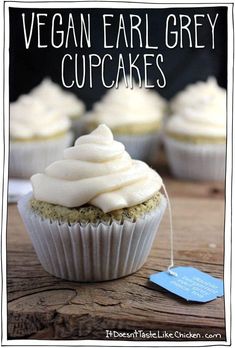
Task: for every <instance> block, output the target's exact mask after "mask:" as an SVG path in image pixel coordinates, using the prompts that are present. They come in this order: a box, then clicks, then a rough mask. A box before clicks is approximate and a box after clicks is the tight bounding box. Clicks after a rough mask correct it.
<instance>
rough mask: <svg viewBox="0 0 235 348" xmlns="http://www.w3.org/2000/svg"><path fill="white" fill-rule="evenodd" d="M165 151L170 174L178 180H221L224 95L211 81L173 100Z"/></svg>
mask: <svg viewBox="0 0 235 348" xmlns="http://www.w3.org/2000/svg"><path fill="white" fill-rule="evenodd" d="M172 108H173V109H174V110H175V114H173V115H172V116H171V118H170V119H169V121H168V122H167V125H166V132H165V133H166V136H165V147H166V151H167V157H168V160H169V164H170V167H171V170H172V173H173V174H174V175H175V176H176V177H179V178H182V179H193V180H219V181H220V180H224V179H225V153H226V91H225V90H224V89H223V88H221V87H219V86H218V85H217V83H216V80H215V79H208V81H207V82H198V83H196V84H195V85H191V86H189V87H187V88H186V90H185V91H183V92H180V93H179V95H178V96H176V97H175V98H174V103H173V104H172Z"/></svg>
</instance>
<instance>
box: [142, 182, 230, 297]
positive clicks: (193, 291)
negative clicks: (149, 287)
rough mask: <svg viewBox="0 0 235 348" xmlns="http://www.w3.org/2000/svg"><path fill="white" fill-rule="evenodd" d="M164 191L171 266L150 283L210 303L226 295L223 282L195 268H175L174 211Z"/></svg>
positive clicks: (151, 278) (157, 274) (154, 275)
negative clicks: (168, 225)
mask: <svg viewBox="0 0 235 348" xmlns="http://www.w3.org/2000/svg"><path fill="white" fill-rule="evenodd" d="M162 186H163V190H164V193H165V195H166V199H167V203H168V210H169V220H170V265H169V266H168V268H167V270H166V271H164V272H159V273H154V274H152V275H151V276H150V278H149V279H150V281H151V282H153V283H155V284H157V285H159V286H161V287H162V288H164V289H166V290H168V291H170V292H171V293H173V294H175V295H178V296H180V297H182V298H184V299H185V300H187V301H195V302H209V301H212V300H214V299H216V298H217V297H221V296H223V294H224V290H223V288H224V284H223V281H222V280H220V279H217V278H214V277H212V276H210V275H209V274H206V273H204V272H201V271H199V270H198V269H196V268H193V267H187V266H181V267H175V266H174V238H173V237H174V235H173V225H172V210H171V203H170V199H169V197H168V194H167V190H166V188H165V185H164V184H163V185H162Z"/></svg>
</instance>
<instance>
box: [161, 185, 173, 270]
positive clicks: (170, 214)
mask: <svg viewBox="0 0 235 348" xmlns="http://www.w3.org/2000/svg"><path fill="white" fill-rule="evenodd" d="M162 187H163V191H164V193H165V195H166V199H167V206H168V209H169V220H170V250H171V254H170V255H171V256H170V265H169V266H168V268H167V271H168V272H169V273H170V275H173V276H177V273H176V272H174V271H172V269H171V268H173V267H174V234H173V225H172V210H171V202H170V199H169V196H168V193H167V190H166V187H165V185H164V184H162Z"/></svg>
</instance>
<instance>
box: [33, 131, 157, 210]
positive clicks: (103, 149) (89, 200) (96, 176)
mask: <svg viewBox="0 0 235 348" xmlns="http://www.w3.org/2000/svg"><path fill="white" fill-rule="evenodd" d="M31 181H32V185H33V192H34V197H35V199H37V200H40V201H45V202H48V203H52V204H59V205H61V206H65V207H68V208H72V207H80V206H82V205H84V204H91V205H93V206H96V207H98V208H100V209H101V210H103V211H104V212H105V213H107V212H110V211H113V210H117V209H121V208H125V207H131V206H134V205H136V204H139V203H142V202H145V201H146V200H148V199H150V198H151V197H152V196H153V195H154V194H155V193H156V192H158V191H159V190H160V188H161V186H162V179H161V177H160V176H159V175H158V174H157V173H156V172H155V171H154V170H152V169H151V168H150V167H149V166H148V165H147V164H145V163H144V162H141V161H137V160H132V159H131V157H130V156H129V154H128V153H127V152H126V151H125V147H124V145H122V144H121V143H119V142H117V141H115V140H114V139H113V134H112V132H111V131H110V129H109V128H108V127H107V126H105V125H103V124H102V125H100V126H99V127H97V128H96V129H95V130H94V131H93V132H92V133H90V134H88V135H84V136H82V137H80V138H78V139H77V140H76V142H75V145H74V146H73V147H70V148H67V149H65V150H64V158H63V159H62V160H60V161H56V162H54V163H52V164H51V165H49V166H48V167H47V168H46V169H45V172H44V173H40V174H35V175H33V176H32V178H31Z"/></svg>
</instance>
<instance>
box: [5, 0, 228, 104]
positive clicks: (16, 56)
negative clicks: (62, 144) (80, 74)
mask: <svg viewBox="0 0 235 348" xmlns="http://www.w3.org/2000/svg"><path fill="white" fill-rule="evenodd" d="M32 12H35V14H36V13H47V14H48V17H47V18H46V21H47V23H48V26H45V27H44V28H43V29H42V33H43V34H42V36H41V41H42V42H43V43H48V45H49V47H48V48H40V49H39V48H37V31H36V30H35V31H34V32H33V37H32V41H31V45H30V48H29V49H28V50H27V49H26V48H25V43H24V36H23V25H22V17H21V14H22V13H25V14H26V19H27V18H28V19H29V18H31V16H27V15H28V14H30V13H32ZM55 12H59V13H61V14H62V15H63V22H64V26H63V28H64V29H65V28H66V27H67V20H68V13H69V12H71V13H72V14H73V18H74V22H75V20H76V16H78V19H80V13H83V14H84V15H85V14H87V13H90V15H91V36H92V48H90V49H87V48H84V49H80V48H74V47H73V45H71V46H69V48H67V49H66V48H64V47H61V48H59V49H56V48H53V47H50V46H51V45H50V35H51V32H50V28H51V19H52V16H53V14H54V13H55ZM104 13H107V14H114V15H115V16H116V19H117V21H116V23H115V25H113V31H112V35H113V37H112V38H111V36H109V38H110V41H112V42H115V39H116V36H117V30H116V29H117V27H118V19H119V17H118V15H119V14H120V13H122V14H123V15H124V19H126V23H128V14H130V13H131V14H138V15H140V16H141V17H142V20H143V22H144V18H145V14H146V13H147V14H148V15H149V33H150V34H151V35H150V44H153V45H155V43H157V44H158V47H159V50H145V49H144V48H138V47H137V48H132V49H130V48H126V47H125V45H124V42H123V41H121V42H120V43H121V45H120V46H119V49H111V50H108V49H104V48H103V29H102V28H103V25H102V15H103V14H104ZM171 13H173V14H175V15H176V16H177V15H178V14H186V15H189V16H191V18H193V15H194V14H207V13H209V14H210V15H211V18H212V20H214V18H215V15H216V13H218V14H219V16H218V18H217V22H216V26H215V49H214V50H213V49H212V48H211V27H210V25H209V22H208V20H207V19H206V17H205V18H204V19H203V20H202V22H203V23H204V26H203V27H201V28H199V36H198V42H199V43H200V44H204V45H205V46H206V47H205V48H203V49H196V48H189V47H188V37H187V36H185V37H184V45H185V47H184V48H179V47H177V48H174V49H169V48H167V47H166V46H165V26H166V25H165V24H166V18H167V15H169V14H171ZM85 18H86V17H85ZM200 21H201V19H200ZM112 22H113V20H112ZM79 23H80V20H78V22H77V24H78V29H79ZM26 24H27V29H28V28H29V26H30V21H26ZM75 26H76V22H75ZM177 27H178V28H179V25H177ZM35 28H36V27H35ZM46 28H48V29H46ZM143 28H144V27H143ZM202 28H203V29H202ZM58 30H61V28H59V29H58ZM174 30H175V29H174ZM109 32H110V30H109ZM190 32H191V35H192V39H193V44H194V26H193V25H192V24H191V30H190ZM144 37H145V35H143V38H144ZM78 38H79V32H78ZM66 53H69V54H72V55H73V54H75V53H78V54H79V55H82V54H86V55H88V54H91V53H96V54H99V55H100V56H102V55H104V54H106V53H110V54H112V56H113V62H114V63H113V66H116V65H115V61H117V57H118V54H119V53H122V54H123V55H124V59H126V58H127V57H128V53H132V55H133V56H135V55H136V54H138V53H140V54H144V53H154V54H155V55H157V54H159V53H161V54H163V56H164V63H163V65H162V67H163V71H164V74H165V76H166V79H167V85H166V87H165V88H164V89H160V88H158V87H157V86H156V90H157V91H158V92H159V93H160V94H161V95H162V96H164V97H165V98H167V99H169V98H171V97H172V96H173V95H174V94H175V93H176V92H177V91H179V90H180V89H182V88H184V87H185V86H186V85H187V84H188V83H190V82H195V81H197V80H205V79H206V78H207V77H208V76H211V75H214V76H216V78H217V81H218V83H219V84H220V85H221V86H222V87H225V88H226V84H227V79H226V76H227V8H226V7H213V8H206V7H204V8H188V9H185V8H178V9H174V8H171V9H70V10H67V9H66V10H65V9H53V10H52V9H51V10H50V9H45V10H44V9H22V8H19V9H18V8H11V9H10V101H14V100H16V99H17V98H18V96H19V95H21V94H23V93H27V92H29V91H30V90H31V88H33V87H34V86H36V85H37V84H39V83H40V82H41V80H42V79H43V78H44V77H45V76H50V77H51V78H52V80H53V81H55V82H57V83H59V84H61V80H60V79H61V72H60V69H61V60H62V57H63V56H64V54H66ZM71 66H72V64H71ZM139 68H140V70H141V74H143V66H142V67H141V66H139ZM149 71H150V74H149V76H150V78H151V75H152V76H153V79H152V80H153V81H154V80H156V71H157V70H156V67H153V68H152V69H150V70H149ZM116 72H117V69H110V70H106V73H107V74H108V76H107V79H108V80H111V79H113V78H114V79H115V76H116ZM69 73H71V76H72V77H73V75H74V71H72V70H71V72H69ZM67 76H68V75H67ZM142 76H143V75H142ZM93 81H94V88H92V89H90V88H89V86H88V85H85V86H84V88H82V89H78V88H77V87H76V86H74V87H73V88H72V89H70V91H73V92H74V93H75V94H76V95H77V96H78V97H79V98H80V99H82V100H83V101H84V102H85V103H86V105H87V107H88V108H90V107H91V106H92V104H93V103H94V102H95V101H96V100H98V99H99V98H100V97H101V96H102V95H103V94H104V93H105V92H106V91H107V90H106V88H105V87H103V86H102V83H101V79H100V71H99V69H97V70H96V72H95V74H94V79H93Z"/></svg>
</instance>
